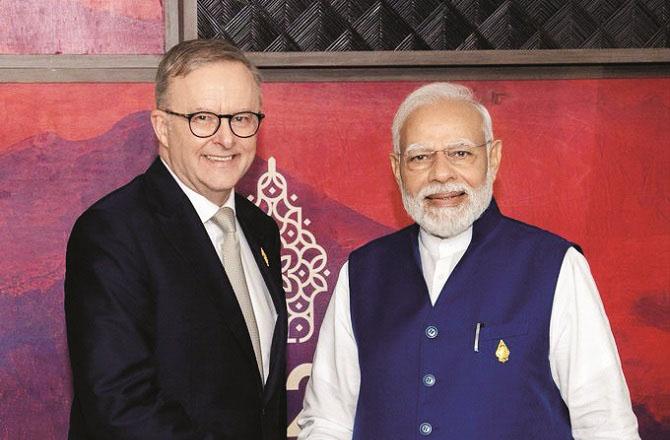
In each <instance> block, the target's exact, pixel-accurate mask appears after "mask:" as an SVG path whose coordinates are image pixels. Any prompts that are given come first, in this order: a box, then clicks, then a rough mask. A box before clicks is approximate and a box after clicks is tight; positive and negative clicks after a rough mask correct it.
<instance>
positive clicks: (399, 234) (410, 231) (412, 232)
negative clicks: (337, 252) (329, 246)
mask: <svg viewBox="0 0 670 440" xmlns="http://www.w3.org/2000/svg"><path fill="white" fill-rule="evenodd" d="M418 231H419V227H418V226H417V225H416V224H412V225H409V226H407V227H405V228H403V229H401V230H399V231H396V232H393V233H391V234H387V235H383V236H381V237H379V238H376V239H374V240H371V241H369V242H368V243H366V244H364V245H363V246H361V247H359V248H357V249H355V250H354V251H353V252H351V255H350V256H349V258H350V259H351V258H353V259H357V258H364V257H367V256H372V255H378V254H385V253H388V252H393V251H394V250H396V249H401V250H402V251H403V252H405V251H406V250H407V248H406V246H407V245H412V243H413V242H415V241H416V240H417V237H418Z"/></svg>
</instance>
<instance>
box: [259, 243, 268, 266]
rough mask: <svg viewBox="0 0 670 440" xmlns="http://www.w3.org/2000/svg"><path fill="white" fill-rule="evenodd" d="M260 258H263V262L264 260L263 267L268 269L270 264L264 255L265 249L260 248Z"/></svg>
mask: <svg viewBox="0 0 670 440" xmlns="http://www.w3.org/2000/svg"><path fill="white" fill-rule="evenodd" d="M261 256H262V257H263V260H265V265H266V266H267V267H270V262H269V261H268V256H267V254H266V253H265V249H263V248H262V247H261Z"/></svg>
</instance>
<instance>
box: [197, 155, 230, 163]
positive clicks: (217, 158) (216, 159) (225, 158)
mask: <svg viewBox="0 0 670 440" xmlns="http://www.w3.org/2000/svg"><path fill="white" fill-rule="evenodd" d="M204 156H205V158H206V159H207V160H211V161H212V162H229V161H231V160H233V158H234V157H235V155H234V154H227V155H225V156H219V155H216V154H205V155H204Z"/></svg>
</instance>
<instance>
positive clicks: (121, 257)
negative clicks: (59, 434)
mask: <svg viewBox="0 0 670 440" xmlns="http://www.w3.org/2000/svg"><path fill="white" fill-rule="evenodd" d="M235 204H236V212H237V217H238V220H239V222H240V224H241V225H242V229H243V230H244V234H245V236H246V238H247V240H248V242H249V245H250V247H251V250H252V252H253V254H254V256H255V257H256V263H257V264H258V267H259V268H260V272H261V273H262V274H263V278H264V280H265V283H266V285H267V286H268V290H269V291H270V294H271V295H272V299H273V301H274V305H275V308H276V310H277V313H278V318H277V324H276V327H275V331H274V337H273V341H272V354H271V359H270V373H269V377H268V380H267V383H266V385H265V387H263V386H262V382H261V378H260V375H259V372H258V368H257V366H256V361H255V359H254V353H253V348H252V345H251V340H250V338H249V334H248V332H247V329H246V325H245V323H244V318H243V317H242V312H241V310H240V307H239V305H238V303H237V300H236V299H235V294H234V293H233V290H232V288H231V286H230V283H229V281H228V279H227V277H226V275H225V271H224V269H223V267H222V265H221V262H220V260H219V258H218V257H217V255H216V252H215V250H214V247H213V246H212V243H211V241H210V239H209V237H208V236H207V232H206V231H205V228H204V225H203V224H202V222H201V221H200V219H199V217H198V215H197V213H196V211H195V209H194V208H193V205H192V204H191V203H190V201H189V200H188V198H187V197H186V195H185V194H184V193H183V191H182V190H181V189H180V188H179V186H178V185H177V183H176V182H175V181H174V179H173V178H172V176H170V174H169V172H168V170H167V169H166V168H165V166H164V165H163V164H162V162H161V161H160V160H158V159H157V160H156V161H155V162H154V163H153V164H152V165H151V167H150V168H149V169H148V170H147V172H146V173H145V174H143V175H140V176H138V177H137V178H135V179H134V180H133V181H132V182H130V183H129V184H127V185H126V186H124V187H122V188H120V189H118V190H116V191H114V192H113V193H111V194H109V195H108V196H106V197H105V198H103V199H102V200H100V201H99V202H97V203H96V204H94V205H93V206H92V207H91V208H89V209H88V210H87V211H86V212H85V213H84V214H82V216H81V217H80V218H79V219H78V220H77V222H76V224H75V226H74V228H73V231H72V234H71V236H70V240H69V242H68V248H67V259H66V275H65V316H66V322H67V336H68V344H69V350H70V361H71V365H72V377H73V385H74V398H73V403H72V411H71V418H70V434H69V438H70V439H142V440H147V439H161V440H169V439H235V440H256V439H258V440H270V439H271V440H277V439H285V438H286V390H285V385H284V384H285V363H286V355H285V341H286V332H287V323H286V322H287V315H286V304H285V298H284V291H283V289H282V279H281V263H280V256H279V252H280V240H279V231H278V229H277V225H276V224H275V222H274V221H273V220H272V219H271V218H270V217H268V216H266V215H265V214H264V213H262V212H261V211H260V210H259V209H258V208H257V207H256V206H254V205H253V204H251V203H250V202H249V201H248V200H246V199H244V198H243V197H240V196H239V195H236V199H235ZM261 249H263V250H264V251H265V253H266V255H267V257H268V261H269V267H268V266H267V265H266V263H265V261H264V258H263V257H262V254H261Z"/></svg>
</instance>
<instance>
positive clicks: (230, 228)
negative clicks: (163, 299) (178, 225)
mask: <svg viewBox="0 0 670 440" xmlns="http://www.w3.org/2000/svg"><path fill="white" fill-rule="evenodd" d="M213 220H214V223H216V224H217V225H218V226H219V227H220V228H221V229H222V230H223V245H222V246H221V249H222V251H223V268H224V269H225V271H226V275H228V279H229V280H230V284H231V285H232V286H233V291H235V296H236V297H237V302H238V303H239V305H240V309H242V315H243V316H244V322H245V323H246V324H247V330H248V331H249V336H250V337H251V345H252V346H253V348H254V354H255V355H256V364H257V365H258V371H259V372H260V373H261V380H264V379H263V378H264V375H263V355H262V353H261V340H260V337H259V335H258V325H257V324H256V316H255V315H254V308H253V306H252V305H251V297H250V296H249V289H248V288H247V281H246V279H245V278H244V269H243V267H242V259H241V257H240V243H239V241H238V239H237V234H236V233H235V212H234V211H233V210H232V209H231V208H228V207H223V208H221V209H219V211H218V212H217V213H216V214H215V215H214V217H213Z"/></svg>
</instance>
